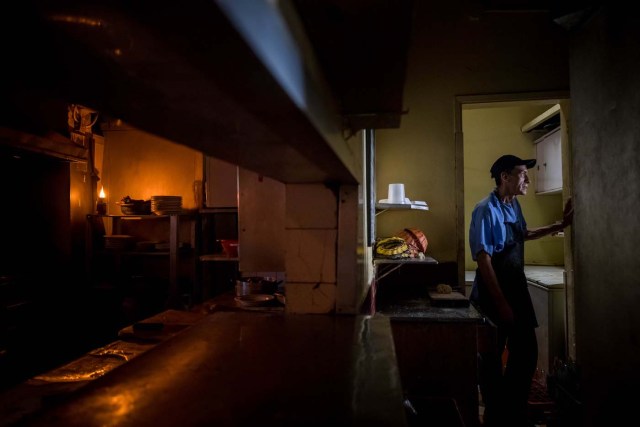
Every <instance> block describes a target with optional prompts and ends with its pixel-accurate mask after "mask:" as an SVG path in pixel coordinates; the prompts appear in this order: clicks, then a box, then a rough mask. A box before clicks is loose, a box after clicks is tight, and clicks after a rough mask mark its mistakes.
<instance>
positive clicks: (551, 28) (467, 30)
mask: <svg viewBox="0 0 640 427" xmlns="http://www.w3.org/2000/svg"><path fill="white" fill-rule="evenodd" d="M458 6H459V5H458V4H457V3H456V2H416V10H415V13H414V22H416V25H415V26H414V28H413V38H412V44H411V49H410V52H409V59H408V71H407V80H406V85H405V91H404V104H405V110H407V111H408V113H407V114H406V115H404V116H403V118H402V123H401V126H400V128H399V129H389V130H378V131H377V132H376V192H377V195H376V198H377V199H381V198H385V197H386V195H387V187H388V184H389V183H392V182H404V183H405V191H406V194H407V197H409V198H410V199H412V200H414V199H416V200H425V201H427V202H428V203H429V206H430V210H429V211H427V212H424V211H409V212H406V211H393V212H385V213H383V214H381V215H378V216H377V218H376V221H377V228H376V230H377V235H378V236H383V235H390V234H393V233H395V232H396V231H398V230H400V229H402V228H404V227H407V226H412V227H417V228H419V229H422V230H423V231H424V232H425V233H426V235H427V237H428V239H429V249H428V250H427V252H428V254H429V255H431V256H434V257H435V258H436V259H438V260H439V261H456V260H457V254H458V252H457V251H458V247H457V234H456V233H457V232H458V230H457V218H456V215H457V214H456V212H457V210H456V208H457V207H456V195H457V191H461V189H462V185H463V183H456V171H455V161H456V154H457V153H456V143H455V141H456V139H455V133H454V129H455V123H454V110H455V100H456V96H460V95H473V94H505V93H519V92H536V91H551V90H560V89H567V88H568V85H569V83H568V82H569V72H568V49H567V34H566V32H565V31H564V30H563V29H562V28H561V27H559V26H558V25H556V24H554V23H553V21H552V20H551V19H549V16H548V15H546V14H543V13H541V14H539V16H538V15H532V14H509V15H508V16H504V15H502V14H483V15H480V16H475V17H473V16H471V15H470V14H469V13H466V14H465V13H462V14H461V13H458V11H459V10H460V8H459V7H458ZM456 9H457V11H456ZM463 12H465V11H464V10H463ZM466 12H471V11H466ZM436 16H437V19H435V17H436ZM418 23H419V25H418ZM505 34H509V36H508V37H506V38H505ZM541 52H544V60H541ZM461 232H464V231H463V230H461Z"/></svg>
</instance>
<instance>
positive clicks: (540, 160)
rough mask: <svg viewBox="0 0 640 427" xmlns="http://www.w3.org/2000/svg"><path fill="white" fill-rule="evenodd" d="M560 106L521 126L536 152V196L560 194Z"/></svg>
mask: <svg viewBox="0 0 640 427" xmlns="http://www.w3.org/2000/svg"><path fill="white" fill-rule="evenodd" d="M560 113H561V111H560V104H555V105H554V106H552V107H551V108H549V109H548V110H546V111H544V112H543V113H542V114H540V115H538V116H536V117H535V118H534V119H533V120H531V121H530V122H528V123H525V124H524V125H522V127H521V130H522V133H526V134H529V135H531V137H532V140H533V142H534V144H535V150H536V160H537V164H536V194H539V195H542V194H558V193H561V192H562V127H561V122H562V121H561V118H562V117H561V114H560Z"/></svg>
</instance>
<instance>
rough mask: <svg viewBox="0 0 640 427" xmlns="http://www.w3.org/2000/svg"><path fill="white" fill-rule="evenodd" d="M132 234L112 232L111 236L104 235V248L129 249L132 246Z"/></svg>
mask: <svg viewBox="0 0 640 427" xmlns="http://www.w3.org/2000/svg"><path fill="white" fill-rule="evenodd" d="M133 243H134V239H133V236H128V235H126V234H112V235H111V236H104V248H105V249H118V250H124V249H129V248H131V246H133Z"/></svg>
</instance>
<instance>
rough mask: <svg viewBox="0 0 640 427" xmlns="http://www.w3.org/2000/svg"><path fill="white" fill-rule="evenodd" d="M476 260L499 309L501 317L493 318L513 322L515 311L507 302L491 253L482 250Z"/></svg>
mask: <svg viewBox="0 0 640 427" xmlns="http://www.w3.org/2000/svg"><path fill="white" fill-rule="evenodd" d="M476 262H477V263H478V269H479V270H480V275H481V276H482V280H483V281H484V284H485V285H486V287H487V291H488V292H489V295H490V296H491V299H492V300H493V302H494V303H495V305H496V309H497V310H498V316H499V319H493V320H495V321H500V322H502V324H506V325H509V324H512V323H513V311H512V310H511V306H509V303H507V300H506V299H505V297H504V295H503V293H502V290H501V289H500V285H499V284H498V278H497V277H496V273H495V271H494V270H493V265H491V255H489V254H488V253H486V252H485V251H480V253H478V256H477V257H476Z"/></svg>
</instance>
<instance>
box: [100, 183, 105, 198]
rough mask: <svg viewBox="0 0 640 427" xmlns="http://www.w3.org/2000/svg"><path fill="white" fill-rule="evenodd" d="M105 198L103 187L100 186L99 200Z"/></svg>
mask: <svg viewBox="0 0 640 427" xmlns="http://www.w3.org/2000/svg"><path fill="white" fill-rule="evenodd" d="M105 197H107V195H106V194H104V186H102V188H100V198H101V199H104V198H105Z"/></svg>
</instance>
